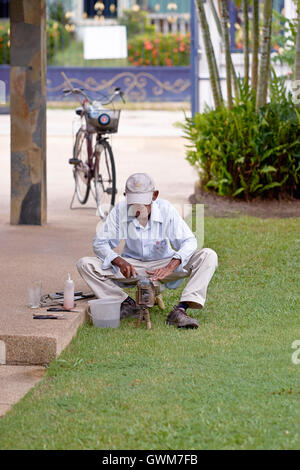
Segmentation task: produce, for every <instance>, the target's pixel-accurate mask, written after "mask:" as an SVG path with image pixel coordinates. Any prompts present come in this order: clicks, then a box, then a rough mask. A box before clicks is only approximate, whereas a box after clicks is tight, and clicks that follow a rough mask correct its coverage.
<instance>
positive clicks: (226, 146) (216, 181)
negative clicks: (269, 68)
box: [182, 75, 300, 200]
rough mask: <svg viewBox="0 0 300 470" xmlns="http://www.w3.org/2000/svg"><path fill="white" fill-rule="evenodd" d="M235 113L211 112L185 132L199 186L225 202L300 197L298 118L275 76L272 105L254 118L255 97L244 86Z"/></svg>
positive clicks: (188, 120) (196, 118)
mask: <svg viewBox="0 0 300 470" xmlns="http://www.w3.org/2000/svg"><path fill="white" fill-rule="evenodd" d="M240 91H241V99H240V100H239V101H236V102H235V105H234V107H233V109H231V110H230V109H227V108H226V107H225V106H223V107H220V108H218V109H216V110H212V109H209V108H207V109H206V110H205V111H204V113H202V114H200V113H199V114H196V115H195V116H194V118H186V121H185V124H184V125H183V126H182V127H183V128H184V130H185V136H186V138H187V139H188V140H189V141H190V143H191V145H189V146H188V151H187V160H188V161H189V162H190V163H191V165H193V166H195V167H196V168H197V169H198V171H199V176H200V185H201V187H202V188H204V189H207V190H214V191H216V192H217V193H218V194H219V195H222V196H233V197H235V196H238V197H243V198H245V199H247V200H248V199H250V198H253V197H255V196H258V195H266V196H270V197H278V196H279V195H282V194H288V195H290V196H294V197H300V184H299V179H300V112H299V110H298V109H297V108H296V106H295V105H294V103H293V101H292V95H291V93H289V94H288V95H287V94H286V90H285V86H284V84H283V79H277V78H276V77H275V76H274V75H273V80H272V83H271V101H270V102H269V103H268V104H267V105H266V106H264V107H263V108H261V109H260V111H259V113H258V114H257V113H256V112H255V93H254V92H253V91H251V90H249V89H247V88H246V87H245V86H243V85H242V83H241V85H240Z"/></svg>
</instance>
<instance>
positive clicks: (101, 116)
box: [87, 108, 121, 134]
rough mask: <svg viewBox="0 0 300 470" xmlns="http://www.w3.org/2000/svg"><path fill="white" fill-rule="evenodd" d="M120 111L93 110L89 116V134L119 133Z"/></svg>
mask: <svg viewBox="0 0 300 470" xmlns="http://www.w3.org/2000/svg"><path fill="white" fill-rule="evenodd" d="M120 112H121V111H120V110H115V109H93V108H92V109H91V110H90V111H89V112H88V115H87V124H88V131H89V132H102V133H103V134H114V133H115V132H118V127H119V120H120Z"/></svg>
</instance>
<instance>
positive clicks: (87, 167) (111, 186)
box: [63, 82, 125, 219]
mask: <svg viewBox="0 0 300 470" xmlns="http://www.w3.org/2000/svg"><path fill="white" fill-rule="evenodd" d="M69 86H70V88H69V89H64V90H63V94H64V95H65V96H67V95H69V94H74V95H75V96H76V98H77V99H78V101H79V102H80V104H81V106H80V107H79V108H76V110H75V112H76V114H77V115H78V116H80V117H81V119H82V124H81V126H80V128H79V130H78V131H77V133H76V137H75V144H74V147H73V157H72V158H70V159H69V163H70V164H71V165H73V167H74V168H73V175H74V180H75V191H74V196H73V200H74V197H75V194H77V199H78V201H79V202H80V204H86V202H87V201H88V198H89V194H90V191H91V189H92V186H91V184H92V182H93V185H94V190H95V193H94V198H95V200H96V204H97V213H98V215H99V217H100V218H101V219H105V218H106V216H107V215H108V213H109V210H110V209H111V208H112V207H113V206H114V204H115V197H116V194H117V188H116V168H115V161H114V155H113V151H112V148H111V145H110V143H109V142H108V138H109V137H108V135H110V134H113V133H116V132H118V125H119V119H120V113H121V111H120V110H115V109H107V108H104V106H107V105H109V104H110V103H112V102H113V100H114V99H115V98H116V97H117V96H119V97H120V98H121V99H122V101H123V102H124V103H125V100H124V97H123V96H124V93H123V91H122V90H121V89H120V88H115V91H114V92H113V94H112V95H110V96H109V97H108V98H107V99H106V100H105V101H91V99H90V98H89V97H88V96H87V94H86V93H85V92H84V89H83V88H73V87H72V85H71V84H70V82H69ZM80 97H82V100H81V99H80ZM95 136H96V139H95V143H93V140H94V137H95ZM92 192H93V190H92ZM73 200H72V202H71V207H72V203H73ZM107 209H108V210H107Z"/></svg>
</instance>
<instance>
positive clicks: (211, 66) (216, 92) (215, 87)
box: [197, 0, 223, 108]
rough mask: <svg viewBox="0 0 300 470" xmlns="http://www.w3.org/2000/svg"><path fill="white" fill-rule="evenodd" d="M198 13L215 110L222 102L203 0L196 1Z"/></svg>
mask: <svg viewBox="0 0 300 470" xmlns="http://www.w3.org/2000/svg"><path fill="white" fill-rule="evenodd" d="M197 6H198V12H199V19H200V25H201V30H202V37H203V43H204V49H205V54H206V58H207V64H208V71H209V78H210V85H211V90H212V94H213V99H214V104H215V108H218V107H220V106H221V104H222V102H223V97H222V91H221V85H220V77H219V72H218V67H217V62H216V56H215V52H214V48H213V45H212V42H211V37H210V32H209V27H208V23H207V18H206V14H205V9H204V4H203V0H197Z"/></svg>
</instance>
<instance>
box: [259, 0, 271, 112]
mask: <svg viewBox="0 0 300 470" xmlns="http://www.w3.org/2000/svg"><path fill="white" fill-rule="evenodd" d="M272 8H273V0H265V2H264V25H263V30H262V46H261V57H260V68H259V78H258V89H257V96H256V110H257V111H258V110H259V108H260V107H261V106H264V105H265V104H266V102H267V95H268V84H269V78H270V53H271V34H272Z"/></svg>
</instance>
